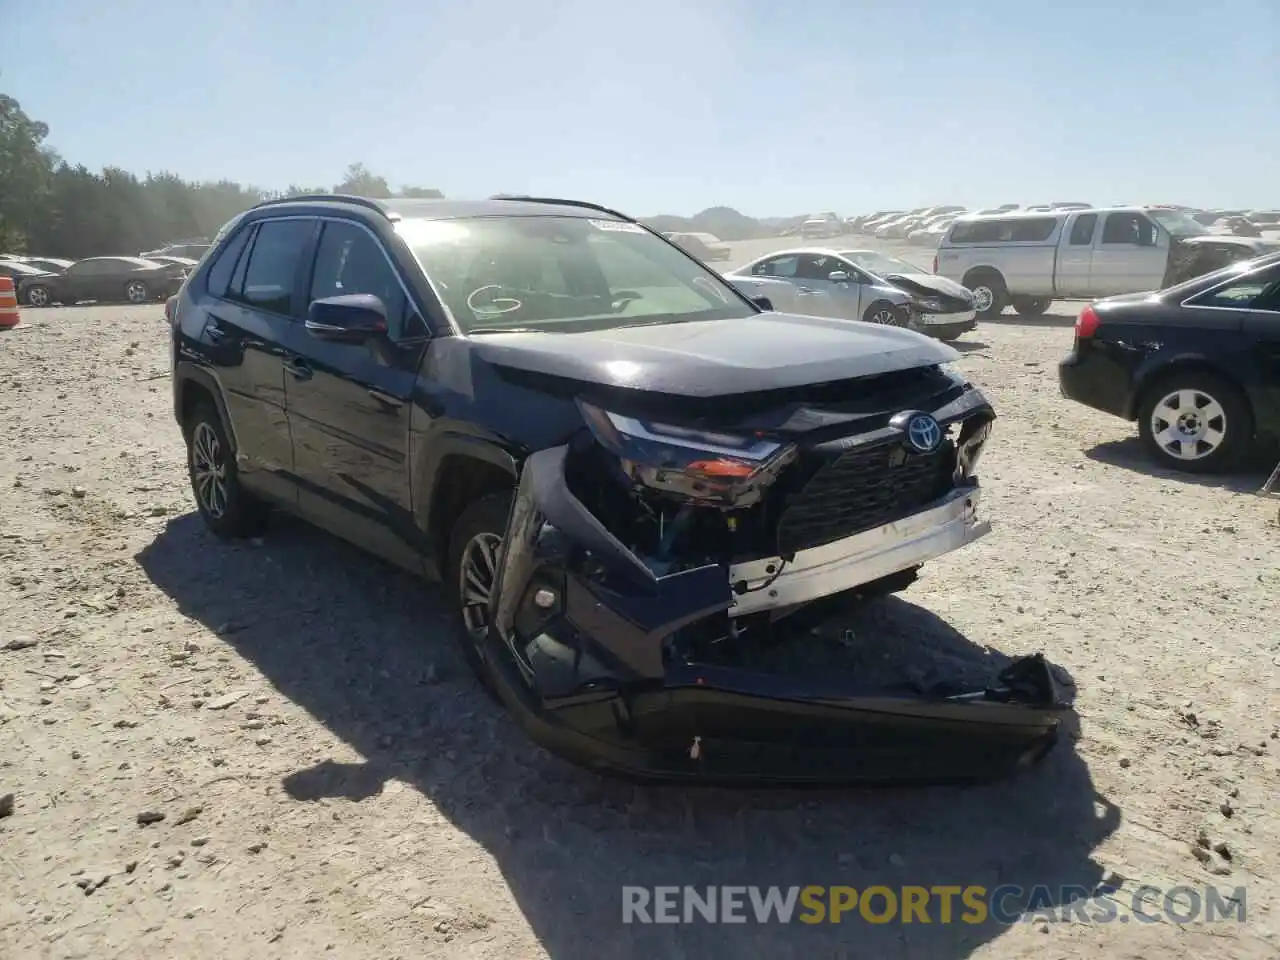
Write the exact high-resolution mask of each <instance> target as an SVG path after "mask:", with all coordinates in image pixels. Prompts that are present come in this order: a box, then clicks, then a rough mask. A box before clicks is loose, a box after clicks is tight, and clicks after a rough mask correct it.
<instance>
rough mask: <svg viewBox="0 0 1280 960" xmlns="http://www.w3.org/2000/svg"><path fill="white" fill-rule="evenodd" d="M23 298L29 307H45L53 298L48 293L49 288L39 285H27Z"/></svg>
mask: <svg viewBox="0 0 1280 960" xmlns="http://www.w3.org/2000/svg"><path fill="white" fill-rule="evenodd" d="M24 299H25V300H26V301H27V306H29V307H47V306H48V305H49V304H50V303H51V302H52V300H53V298H52V297H51V296H50V294H49V288H48V287H42V286H39V285H37V286H34V287H27V292H26V296H25V297H24Z"/></svg>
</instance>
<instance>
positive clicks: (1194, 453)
mask: <svg viewBox="0 0 1280 960" xmlns="http://www.w3.org/2000/svg"><path fill="white" fill-rule="evenodd" d="M1138 433H1139V435H1140V436H1141V438H1142V442H1143V443H1144V444H1145V445H1146V447H1147V450H1148V451H1149V452H1150V453H1151V455H1152V456H1153V457H1154V458H1155V459H1156V460H1157V461H1158V462H1159V463H1160V464H1162V465H1163V466H1165V467H1168V468H1170V469H1173V470H1180V471H1183V472H1186V473H1216V472H1218V471H1221V470H1225V469H1227V468H1228V467H1230V466H1232V465H1233V464H1235V463H1236V462H1237V461H1238V460H1239V459H1240V458H1241V456H1243V455H1244V453H1245V452H1246V451H1247V450H1248V448H1249V445H1250V444H1251V443H1252V441H1253V412H1252V410H1250V408H1249V402H1248V400H1246V399H1245V396H1244V394H1243V393H1241V391H1240V389H1239V387H1237V386H1236V385H1235V384H1233V383H1232V382H1231V381H1229V380H1227V379H1226V378H1225V377H1220V376H1218V375H1216V374H1212V373H1207V372H1202V371H1198V370H1189V371H1187V372H1186V373H1174V374H1171V375H1169V376H1167V377H1162V378H1161V379H1160V381H1159V382H1158V383H1154V384H1152V385H1151V386H1150V387H1149V388H1148V389H1147V391H1146V392H1145V394H1144V395H1143V400H1142V403H1141V405H1140V407H1139V411H1138Z"/></svg>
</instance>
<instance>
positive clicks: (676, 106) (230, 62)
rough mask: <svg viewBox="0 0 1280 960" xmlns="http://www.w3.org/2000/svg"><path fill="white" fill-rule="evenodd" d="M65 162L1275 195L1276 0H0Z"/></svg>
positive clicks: (508, 177) (1246, 198) (910, 198)
mask: <svg viewBox="0 0 1280 960" xmlns="http://www.w3.org/2000/svg"><path fill="white" fill-rule="evenodd" d="M0 36H3V39H4V47H3V50H4V52H3V54H0V92H5V93H8V94H9V95H11V96H14V97H16V98H17V99H18V100H19V101H20V102H21V104H22V106H23V108H24V109H25V110H26V112H27V113H28V114H29V115H30V116H32V117H33V118H36V119H39V120H43V121H44V122H46V123H47V124H48V125H49V127H50V134H49V139H48V143H49V144H50V145H51V146H53V147H54V148H55V149H57V150H58V152H59V153H60V154H61V155H62V156H63V157H64V158H65V159H67V160H68V161H70V162H73V163H83V164H85V165H87V166H89V167H91V168H99V167H102V166H117V167H123V168H126V169H128V170H131V171H133V172H135V173H138V174H145V173H146V172H148V171H151V172H160V171H170V172H173V173H177V174H179V175H181V176H183V177H185V178H187V179H198V180H203V179H223V178H226V179H231V180H238V181H240V182H244V183H252V184H255V185H258V186H262V187H266V188H273V189H274V188H282V187H285V186H288V185H289V184H291V183H294V184H300V185H307V186H313V185H319V184H329V185H331V184H335V183H337V182H339V181H340V180H341V179H342V174H343V172H344V170H345V169H346V167H347V166H348V165H349V164H351V163H355V162H362V163H364V164H365V165H366V166H367V167H368V168H369V169H370V170H372V171H373V172H374V173H376V174H380V175H382V176H384V177H386V178H387V179H388V180H389V181H390V182H391V184H392V186H393V187H396V186H400V185H413V186H421V187H435V188H438V189H440V190H442V191H444V193H445V195H446V196H450V197H459V198H462V197H483V196H488V195H491V194H493V193H500V192H502V193H533V194H538V195H543V196H560V197H573V198H578V199H586V200H593V201H595V202H598V203H603V204H606V205H607V206H612V207H615V208H618V209H621V210H625V211H626V212H628V213H631V214H633V215H636V216H650V215H653V214H658V213H677V214H686V215H688V214H693V213H695V212H697V211H698V210H701V209H703V208H705V207H709V206H715V205H725V206H732V207H735V208H736V209H738V210H741V211H742V212H744V213H747V214H749V215H753V216H772V215H779V216H781V215H795V214H801V213H806V212H815V211H820V210H832V211H834V212H836V213H838V214H839V215H841V216H853V215H856V214H858V213H864V212H868V211H870V210H876V209H888V208H902V207H914V206H923V205H925V204H934V203H956V204H964V205H966V206H969V207H979V206H989V205H995V204H999V203H1020V204H1024V205H1027V204H1035V203H1048V202H1054V201H1063V202H1066V201H1079V202H1088V203H1096V204H1108V203H1162V202H1167V203H1187V204H1193V205H1197V206H1222V207H1234V206H1241V207H1280V176H1277V175H1276V173H1277V168H1276V159H1277V157H1278V156H1280V0H1222V2H1219V3H1211V2H1204V0H1195V2H1187V0H1153V2H1138V0H1110V2H1097V0H1073V2H1070V3H1050V2H1036V0H1021V2H1016V0H965V2H956V0H896V2H887V0H885V2H879V0H843V2H840V0H808V2H795V0H791V2H783V0H772V2H766V0H630V2H625V0H594V2H589V0H556V2H555V3H547V2H543V3H538V2H536V0H455V2H453V3H445V2H440V0H356V2H353V0H209V2H204V3H197V2H195V0H113V2H112V3H109V4H105V3H102V2H101V0H0Z"/></svg>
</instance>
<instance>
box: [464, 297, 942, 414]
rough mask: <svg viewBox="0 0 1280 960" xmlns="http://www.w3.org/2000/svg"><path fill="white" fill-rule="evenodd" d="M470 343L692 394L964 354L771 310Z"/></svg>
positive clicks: (568, 373)
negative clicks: (743, 315) (724, 317)
mask: <svg viewBox="0 0 1280 960" xmlns="http://www.w3.org/2000/svg"><path fill="white" fill-rule="evenodd" d="M471 343H472V346H473V349H474V351H475V353H476V354H477V355H478V356H479V357H480V358H481V359H483V360H485V361H486V362H488V363H491V364H494V365H496V366H500V367H503V366H505V367H512V368H515V369H518V370H525V371H529V372H533V373H542V374H547V375H550V376H554V377H563V378H566V379H571V380H577V381H581V382H584V383H591V384H598V385H602V386H608V387H616V388H623V389H633V390H643V391H649V392H655V393H665V394H669V395H673V396H685V397H723V396H728V395H732V394H737V393H755V392H757V391H763V390H775V389H785V388H788V387H799V386H806V385H809V384H815V383H828V382H832V381H836V380H848V379H852V378H856V377H868V376H875V375H878V374H884V373H892V372H894V371H897V370H908V369H911V368H914V367H926V366H933V365H935V364H939V363H948V362H950V361H952V360H956V359H958V358H959V356H960V355H959V354H958V353H957V352H956V351H955V350H953V349H952V348H951V347H948V346H946V345H945V344H942V343H940V342H938V341H936V340H933V339H931V338H930V337H926V336H924V335H923V334H919V333H915V332H914V331H911V330H904V329H901V328H897V327H886V326H882V325H879V324H871V323H862V322H860V321H856V320H836V319H829V318H824V317H807V316H798V315H794V314H786V313H775V312H771V311H770V312H765V313H761V314H758V315H755V316H751V317H746V318H743V319H737V320H705V321H692V322H683V323H667V324H657V323H655V324H647V325H644V326H635V327H623V328H616V329H612V330H600V331H592V332H584V333H496V334H482V335H479V336H475V337H472V338H471Z"/></svg>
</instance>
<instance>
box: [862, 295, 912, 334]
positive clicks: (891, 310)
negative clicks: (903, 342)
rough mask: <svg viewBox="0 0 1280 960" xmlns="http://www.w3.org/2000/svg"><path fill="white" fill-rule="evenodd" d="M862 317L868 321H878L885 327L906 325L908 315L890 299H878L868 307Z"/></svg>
mask: <svg viewBox="0 0 1280 960" xmlns="http://www.w3.org/2000/svg"><path fill="white" fill-rule="evenodd" d="M862 319H863V320H864V321H866V322H867V323H878V324H880V325H881V326H885V327H905V326H906V325H907V315H906V311H904V310H903V309H902V308H901V307H896V306H894V305H893V304H892V303H890V302H889V301H888V300H877V301H876V302H875V303H873V304H872V305H871V306H869V307H867V310H866V312H865V313H864V314H863V315H862Z"/></svg>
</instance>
